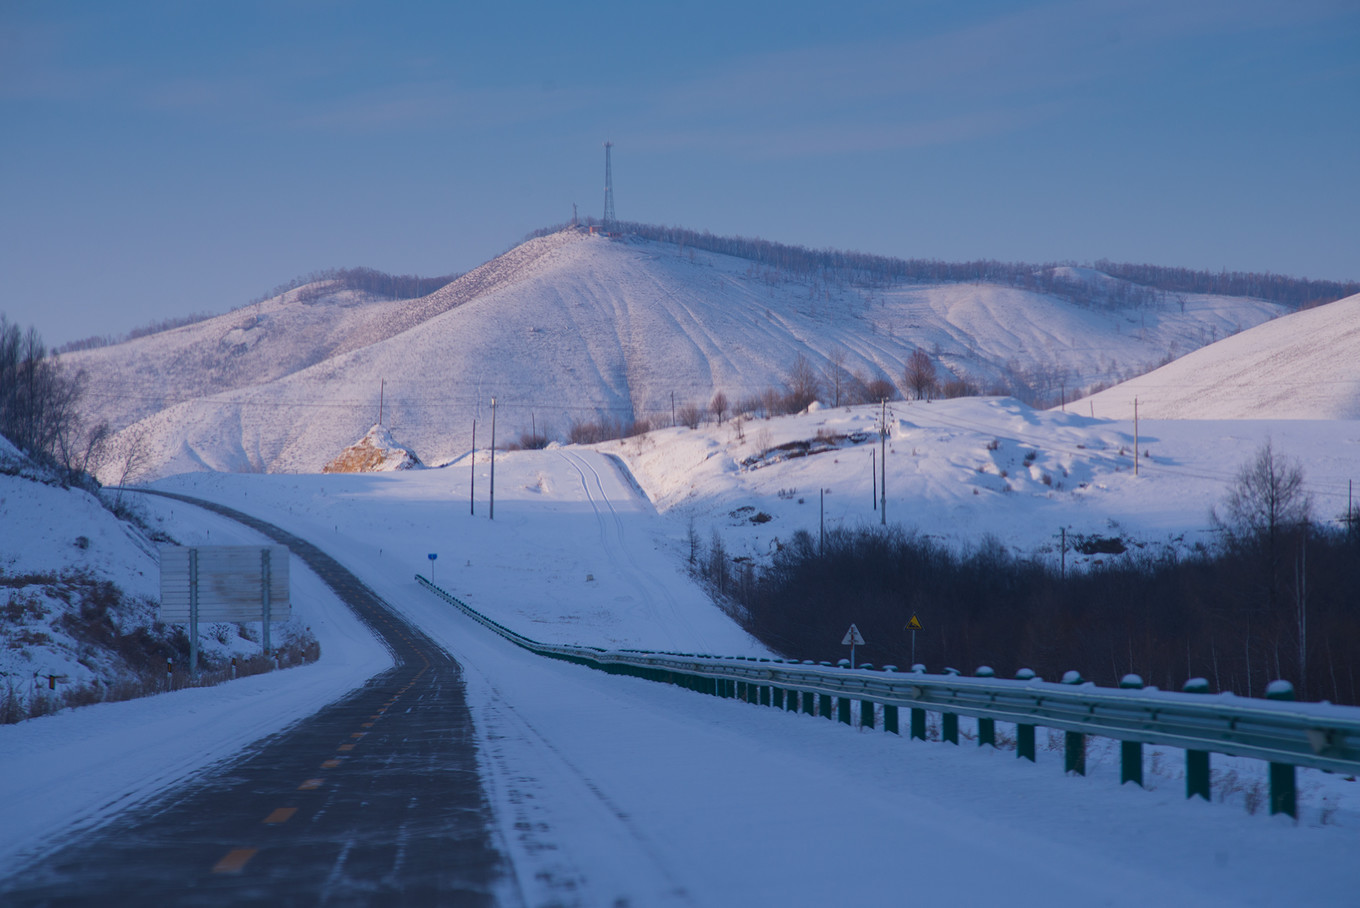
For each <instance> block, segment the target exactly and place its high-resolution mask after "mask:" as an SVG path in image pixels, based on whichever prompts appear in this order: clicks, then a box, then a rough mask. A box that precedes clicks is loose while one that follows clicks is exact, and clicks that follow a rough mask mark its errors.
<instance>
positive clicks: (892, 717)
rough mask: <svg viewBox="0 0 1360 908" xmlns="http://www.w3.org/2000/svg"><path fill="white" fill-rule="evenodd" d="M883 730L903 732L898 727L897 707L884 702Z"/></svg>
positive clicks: (896, 733)
mask: <svg viewBox="0 0 1360 908" xmlns="http://www.w3.org/2000/svg"><path fill="white" fill-rule="evenodd" d="M883 730H884V731H886V732H889V733H891V734H894V735H900V734H901V733H902V732H901V731H899V730H898V728H897V707H896V706H890V705H888V704H886V703H885V704H883Z"/></svg>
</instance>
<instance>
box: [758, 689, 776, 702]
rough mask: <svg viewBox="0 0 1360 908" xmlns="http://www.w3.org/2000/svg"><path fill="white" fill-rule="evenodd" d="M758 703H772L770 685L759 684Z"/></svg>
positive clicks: (772, 691) (772, 697)
mask: <svg viewBox="0 0 1360 908" xmlns="http://www.w3.org/2000/svg"><path fill="white" fill-rule="evenodd" d="M760 705H761V706H772V705H774V688H773V687H770V686H769V685H768V684H762V685H760Z"/></svg>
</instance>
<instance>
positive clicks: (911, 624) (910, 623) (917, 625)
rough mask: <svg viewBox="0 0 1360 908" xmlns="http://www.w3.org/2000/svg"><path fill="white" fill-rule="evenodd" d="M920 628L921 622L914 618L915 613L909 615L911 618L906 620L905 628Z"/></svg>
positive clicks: (917, 629) (910, 629)
mask: <svg viewBox="0 0 1360 908" xmlns="http://www.w3.org/2000/svg"><path fill="white" fill-rule="evenodd" d="M920 629H921V622H919V621H917V620H916V616H915V615H912V616H911V620H910V621H908V622H907V630H909V631H919V630H920Z"/></svg>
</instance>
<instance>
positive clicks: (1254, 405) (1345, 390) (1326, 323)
mask: <svg viewBox="0 0 1360 908" xmlns="http://www.w3.org/2000/svg"><path fill="white" fill-rule="evenodd" d="M1134 398H1137V399H1138V409H1139V414H1140V415H1141V416H1144V417H1147V418H1150V419H1360V295H1357V296H1350V297H1347V298H1346V299H1343V300H1337V301H1336V302H1334V303H1329V304H1328V305H1326V306H1319V307H1317V308H1316V309H1309V310H1307V311H1304V312H1296V313H1294V314H1292V315H1287V316H1285V317H1283V318H1280V319H1277V320H1275V321H1272V322H1270V323H1268V324H1264V325H1259V326H1257V327H1255V328H1252V329H1251V330H1249V331H1243V332H1242V333H1241V334H1238V335H1235V336H1233V337H1229V338H1227V339H1225V340H1221V341H1219V342H1218V343H1215V344H1211V345H1209V346H1208V347H1204V348H1203V349H1200V350H1196V351H1195V352H1194V353H1191V354H1190V355H1189V356H1186V357H1184V358H1182V359H1179V360H1177V361H1175V362H1173V363H1170V364H1168V365H1166V366H1163V367H1162V368H1160V369H1157V370H1155V371H1153V372H1149V373H1148V374H1147V375H1142V376H1139V377H1138V378H1135V379H1132V380H1131V381H1127V382H1124V383H1123V384H1121V385H1119V386H1118V387H1114V388H1110V389H1109V390H1108V391H1103V392H1101V393H1099V394H1096V395H1093V396H1092V397H1091V398H1090V401H1089V406H1090V407H1093V408H1094V412H1095V414H1096V415H1097V416H1109V417H1115V418H1127V417H1129V416H1131V415H1132V413H1133V401H1134ZM1085 407H1088V403H1087V402H1082V403H1080V404H1078V405H1077V406H1076V409H1077V410H1078V411H1079V412H1080V411H1082V410H1083V408H1085Z"/></svg>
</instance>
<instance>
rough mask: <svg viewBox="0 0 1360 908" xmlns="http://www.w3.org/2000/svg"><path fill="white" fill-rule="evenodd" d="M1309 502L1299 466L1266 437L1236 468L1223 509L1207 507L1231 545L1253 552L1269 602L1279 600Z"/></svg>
mask: <svg viewBox="0 0 1360 908" xmlns="http://www.w3.org/2000/svg"><path fill="white" fill-rule="evenodd" d="M1312 507H1313V503H1312V499H1311V497H1310V496H1309V495H1308V491H1307V490H1306V489H1305V488H1304V485H1303V468H1302V467H1300V466H1299V464H1298V461H1294V460H1290V459H1289V458H1287V457H1285V456H1283V455H1282V454H1279V453H1278V452H1276V450H1275V446H1274V444H1273V442H1272V441H1271V440H1270V439H1267V440H1266V443H1265V444H1264V445H1262V446H1261V447H1260V448H1259V449H1257V451H1256V454H1255V455H1254V456H1253V457H1252V458H1251V460H1249V461H1247V462H1246V463H1245V464H1243V465H1242V467H1241V469H1239V470H1238V471H1237V478H1236V480H1235V481H1234V482H1233V485H1232V487H1231V488H1229V489H1228V494H1227V497H1226V498H1224V500H1223V510H1222V512H1220V511H1219V510H1218V509H1217V508H1214V509H1212V510H1211V511H1210V517H1211V518H1212V520H1213V522H1214V525H1215V526H1217V527H1218V528H1219V529H1220V530H1222V532H1223V535H1224V539H1225V541H1226V542H1227V543H1228V545H1229V546H1231V547H1234V548H1237V549H1240V550H1242V551H1245V552H1249V553H1252V554H1253V555H1255V556H1256V557H1257V559H1258V563H1259V564H1260V566H1261V569H1262V574H1261V576H1262V580H1263V583H1264V585H1265V588H1266V589H1265V592H1266V598H1267V601H1268V603H1269V605H1270V606H1272V607H1273V606H1275V605H1276V604H1277V602H1278V601H1279V599H1280V593H1281V589H1280V583H1281V580H1280V574H1281V570H1282V567H1283V563H1284V558H1285V553H1286V552H1287V551H1293V548H1294V547H1293V542H1294V540H1295V538H1296V537H1297V536H1298V535H1299V534H1300V533H1302V532H1305V531H1306V525H1307V523H1308V520H1309V518H1310V516H1311V513H1312Z"/></svg>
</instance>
